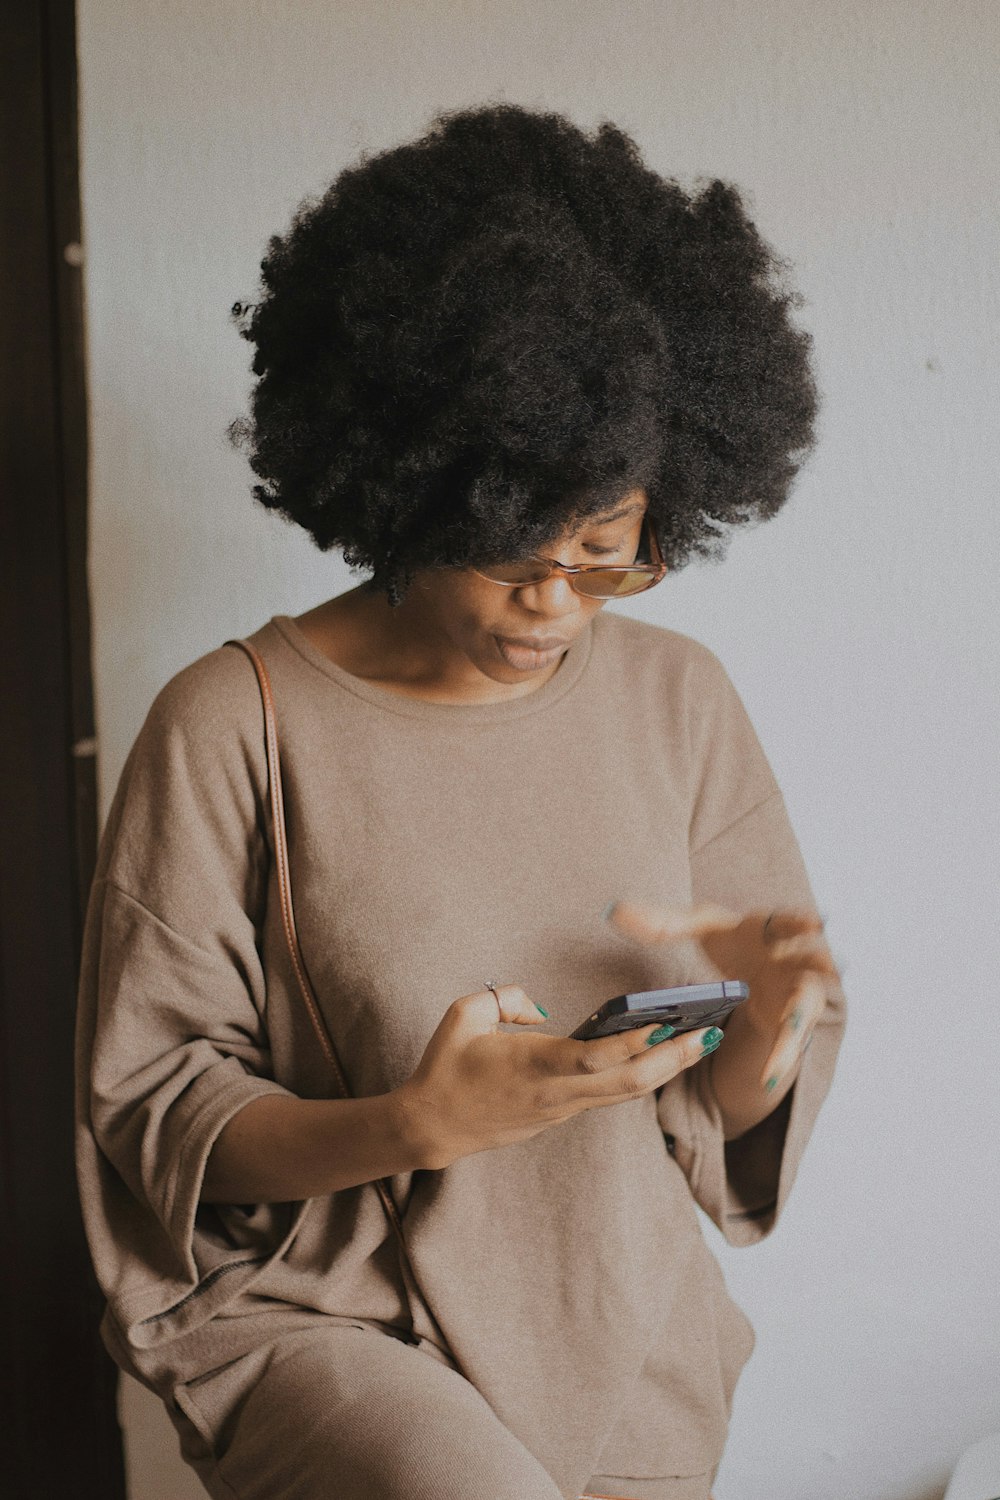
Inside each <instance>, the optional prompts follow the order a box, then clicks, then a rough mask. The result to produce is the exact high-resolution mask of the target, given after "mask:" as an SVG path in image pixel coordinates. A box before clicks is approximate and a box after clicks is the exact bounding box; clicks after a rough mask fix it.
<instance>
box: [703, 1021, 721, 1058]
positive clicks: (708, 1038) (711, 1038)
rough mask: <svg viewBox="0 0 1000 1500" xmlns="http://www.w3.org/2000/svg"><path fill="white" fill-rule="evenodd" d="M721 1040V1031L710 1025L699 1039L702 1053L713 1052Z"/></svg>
mask: <svg viewBox="0 0 1000 1500" xmlns="http://www.w3.org/2000/svg"><path fill="white" fill-rule="evenodd" d="M721 1041H722V1032H721V1031H720V1030H719V1028H718V1026H713V1027H711V1028H710V1029H709V1030H708V1031H706V1032H705V1035H704V1036H703V1037H702V1039H701V1050H702V1054H704V1053H706V1052H714V1051H715V1049H716V1047H717V1046H718V1045H719V1043H720V1042H721Z"/></svg>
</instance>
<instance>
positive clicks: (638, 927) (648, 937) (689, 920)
mask: <svg viewBox="0 0 1000 1500" xmlns="http://www.w3.org/2000/svg"><path fill="white" fill-rule="evenodd" d="M607 920H608V921H609V922H611V923H612V924H613V926H614V927H616V928H617V929H618V930H619V931H620V932H622V933H623V934H624V935H625V936H627V937H631V938H636V939H637V940H638V941H639V942H646V943H667V942H676V941H678V940H680V939H683V938H691V937H700V936H703V935H704V934H705V933H708V932H726V931H731V930H732V929H733V928H734V927H738V926H739V923H740V920H741V918H740V917H738V916H737V914H736V913H735V912H733V911H730V910H729V908H728V907H725V906H718V905H716V904H714V903H710V902H704V903H702V904H701V905H699V906H692V907H688V908H686V909H685V908H677V907H670V906H661V905H658V904H657V903H655V902H652V901H616V902H614V903H612V905H611V906H610V907H609V908H607Z"/></svg>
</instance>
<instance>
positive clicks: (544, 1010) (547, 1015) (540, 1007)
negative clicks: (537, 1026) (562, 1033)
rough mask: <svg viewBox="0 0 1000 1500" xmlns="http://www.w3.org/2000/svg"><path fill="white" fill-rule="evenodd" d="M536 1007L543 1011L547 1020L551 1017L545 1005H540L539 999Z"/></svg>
mask: <svg viewBox="0 0 1000 1500" xmlns="http://www.w3.org/2000/svg"><path fill="white" fill-rule="evenodd" d="M535 1009H536V1010H540V1011H541V1013H542V1015H543V1016H544V1017H545V1019H546V1021H547V1020H548V1019H549V1013H548V1011H547V1010H546V1009H545V1006H544V1005H539V1003H538V1001H537V1000H536V1001H535Z"/></svg>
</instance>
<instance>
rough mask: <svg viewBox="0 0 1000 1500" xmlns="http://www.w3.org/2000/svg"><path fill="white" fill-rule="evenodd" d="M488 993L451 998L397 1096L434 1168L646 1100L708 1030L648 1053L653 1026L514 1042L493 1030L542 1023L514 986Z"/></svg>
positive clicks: (691, 1059) (691, 1056)
mask: <svg viewBox="0 0 1000 1500" xmlns="http://www.w3.org/2000/svg"><path fill="white" fill-rule="evenodd" d="M496 989H497V995H496V996H494V994H493V992H492V991H491V990H488V989H482V990H476V991H475V993H473V994H471V995H462V996H461V997H460V998H459V999H457V1000H453V1001H452V1003H451V1004H450V1005H449V1007H448V1009H447V1010H446V1011H445V1013H444V1015H443V1016H442V1017H441V1020H440V1022H439V1023H438V1026H437V1029H436V1030H435V1032H434V1035H433V1036H432V1037H431V1039H430V1041H429V1042H428V1043H427V1046H426V1048H425V1049H424V1055H423V1057H422V1058H421V1059H420V1062H419V1063H418V1065H417V1067H416V1068H415V1070H414V1072H413V1073H412V1074H411V1076H410V1077H409V1078H408V1079H407V1080H406V1082H405V1083H403V1084H401V1085H400V1086H399V1088H398V1089H397V1093H398V1095H399V1103H400V1104H401V1105H402V1106H403V1107H404V1108H405V1110H406V1112H407V1113H408V1115H409V1117H410V1119H411V1120H412V1122H413V1125H414V1129H415V1130H416V1131H417V1133H418V1135H419V1136H420V1137H421V1138H422V1140H423V1141H424V1143H425V1164H426V1166H427V1167H428V1168H430V1169H432V1170H436V1169H440V1168H442V1167H446V1166H449V1165H450V1164H451V1163H452V1162H453V1161H456V1160H458V1158H459V1157H462V1156H472V1155H474V1154H475V1153H476V1152H478V1151H491V1150H494V1149H495V1148H496V1147H497V1146H509V1145H512V1144H513V1143H514V1142H515V1141H524V1140H528V1139H529V1138H530V1137H531V1136H533V1135H538V1134H539V1133H540V1132H541V1131H543V1130H547V1129H548V1128H549V1126H550V1125H559V1124H561V1123H562V1121H563V1120H567V1119H569V1118H570V1116H571V1115H575V1114H579V1113H580V1111H581V1110H584V1109H599V1108H601V1107H602V1106H603V1105H607V1104H621V1103H623V1102H624V1101H625V1100H628V1099H636V1098H638V1097H639V1096H640V1095H642V1094H648V1093H650V1092H651V1091H652V1090H653V1089H656V1088H659V1087H660V1085H661V1084H664V1083H668V1082H669V1081H670V1079H671V1078H675V1077H676V1076H677V1074H678V1073H681V1072H683V1070H684V1069H685V1068H689V1067H690V1066H691V1064H692V1063H696V1062H698V1061H699V1059H700V1058H702V1057H703V1056H705V1052H704V1051H703V1048H702V1038H703V1037H704V1036H705V1035H706V1032H707V1031H708V1030H714V1028H708V1027H705V1028H702V1029H700V1030H698V1031H689V1032H685V1033H684V1034H682V1035H681V1036H677V1037H670V1038H668V1039H667V1040H665V1041H661V1042H657V1043H655V1044H654V1045H653V1046H651V1047H650V1046H647V1044H646V1039H647V1037H649V1036H651V1035H652V1034H653V1032H655V1031H656V1030H657V1026H658V1023H656V1022H653V1023H650V1024H649V1025H647V1026H639V1027H636V1028H635V1029H633V1030H631V1031H621V1032H617V1033H616V1034H615V1035H613V1036H606V1037H594V1038H593V1039H591V1040H590V1041H586V1042H581V1041H574V1040H573V1038H572V1037H566V1036H548V1035H541V1036H539V1035H538V1034H537V1033H536V1034H532V1033H531V1032H530V1031H528V1030H526V1031H525V1033H524V1035H520V1036H519V1035H517V1033H515V1032H509V1031H501V1030H500V1022H501V1021H510V1022H515V1023H517V1024H518V1025H522V1026H524V1027H526V1028H528V1027H531V1026H534V1025H535V1024H537V1023H538V1022H540V1021H542V1020H543V1019H544V1017H543V1016H542V1015H541V1013H540V1011H538V1010H537V1008H536V1007H535V1005H534V1003H533V1002H532V1001H531V1000H529V998H528V996H527V995H526V994H525V992H524V990H523V989H521V987H520V986H519V985H516V984H503V985H497V986H496ZM498 999H499V1003H500V1016H499V1019H498V1017H497V1000H498ZM716 1045H718V1043H716ZM709 1050H710V1051H714V1047H712V1048H710V1049H709Z"/></svg>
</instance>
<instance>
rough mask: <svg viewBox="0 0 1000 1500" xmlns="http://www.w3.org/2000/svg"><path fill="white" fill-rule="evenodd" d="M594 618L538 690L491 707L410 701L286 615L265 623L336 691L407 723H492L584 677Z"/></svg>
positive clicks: (537, 705) (554, 698) (553, 698)
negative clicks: (353, 667) (356, 670)
mask: <svg viewBox="0 0 1000 1500" xmlns="http://www.w3.org/2000/svg"><path fill="white" fill-rule="evenodd" d="M598 618H599V616H597V615H594V616H593V617H592V618H591V619H590V620H589V621H588V622H587V625H586V626H585V627H584V629H583V630H582V631H581V632H580V634H579V635H578V636H577V637H576V639H575V640H574V641H573V642H572V643H571V644H570V645H569V647H568V648H567V649H566V651H565V653H564V655H563V657H562V660H561V661H560V663H559V666H558V668H557V669H556V671H555V672H554V673H553V674H552V676H551V677H550V678H548V680H547V681H546V682H543V683H542V686H541V687H540V688H535V690H534V692H532V693H526V694H524V696H523V697H520V698H510V699H507V700H505V701H502V702H494V703H434V702H432V701H431V700H430V699H427V698H409V697H407V696H406V695H405V694H403V693H394V692H392V691H391V689H389V688H384V687H379V685H378V683H375V682H369V681H368V680H367V679H366V678H363V677H355V676H354V674H353V673H351V672H348V671H345V669H344V668H343V667H341V666H338V664H337V663H336V662H335V661H332V660H331V659H330V657H328V656H326V655H325V654H324V653H323V652H322V651H320V649H319V647H318V646H314V645H313V643H312V641H311V640H310V639H309V637H308V636H307V635H306V633H305V631H304V630H302V629H301V627H300V626H299V625H298V624H297V623H296V621H295V620H294V619H293V618H292V616H291V615H272V617H271V621H270V623H271V624H272V625H273V626H274V628H275V629H276V630H277V631H278V632H279V633H280V634H281V636H282V637H283V638H284V640H285V641H286V642H287V643H288V645H289V646H291V648H292V649H293V650H294V651H295V652H297V654H298V655H299V656H301V657H302V658H303V660H305V661H307V662H308V663H309V664H310V666H312V667H315V668H316V670H317V671H319V672H322V674H323V676H324V677H326V678H328V679H329V680H330V681H331V682H333V683H335V684H336V685H337V686H338V687H339V688H343V689H344V690H345V691H347V692H349V693H351V694H353V695H354V697H356V698H363V699H364V700H365V701H366V702H367V703H371V704H372V705H374V706H375V707H376V708H381V709H384V710H385V711H386V712H387V713H392V714H399V715H402V716H403V717H404V718H408V719H424V720H428V721H429V720H437V722H438V723H442V722H447V721H449V720H450V721H451V722H452V723H457V722H463V723H476V724H495V723H503V722H506V721H508V720H510V719H524V718H527V717H528V715H529V714H536V713H540V712H542V711H543V710H544V709H547V708H551V707H552V705H553V704H555V703H558V702H559V700H560V699H561V698H564V697H565V696H566V694H567V693H568V692H569V691H570V690H571V688H573V687H575V685H576V683H577V682H579V680H580V678H581V677H582V675H583V672H584V670H585V668H586V666H587V663H588V662H589V660H590V657H591V653H592V650H593V637H594V621H595V620H597V619H598Z"/></svg>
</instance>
